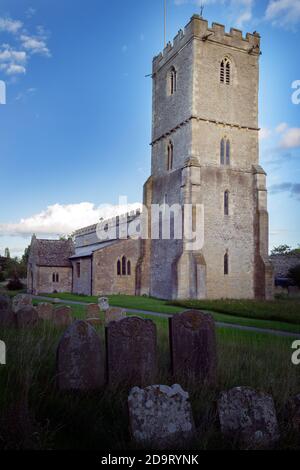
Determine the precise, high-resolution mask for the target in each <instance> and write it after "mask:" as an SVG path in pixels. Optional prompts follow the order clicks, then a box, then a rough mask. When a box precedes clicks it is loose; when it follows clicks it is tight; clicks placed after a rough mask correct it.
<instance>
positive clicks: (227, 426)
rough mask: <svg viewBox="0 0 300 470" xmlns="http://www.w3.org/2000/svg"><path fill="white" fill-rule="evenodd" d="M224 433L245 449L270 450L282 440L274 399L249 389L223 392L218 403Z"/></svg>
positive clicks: (239, 388) (237, 388)
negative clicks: (280, 438)
mask: <svg viewBox="0 0 300 470" xmlns="http://www.w3.org/2000/svg"><path fill="white" fill-rule="evenodd" d="M218 413H219V419H220V424H221V431H222V433H223V435H224V437H225V438H227V439H230V440H231V441H233V442H234V443H236V444H237V445H238V446H239V447H240V448H242V449H268V448H270V447H272V446H273V445H274V444H275V443H276V441H277V440H278V439H279V430H278V422H277V417H276V411H275V406H274V401H273V398H272V397H271V396H270V395H266V394H264V393H262V392H257V391H256V390H253V389H251V388H248V387H236V388H233V389H231V390H229V391H226V392H222V393H221V396H220V399H219V400H218Z"/></svg>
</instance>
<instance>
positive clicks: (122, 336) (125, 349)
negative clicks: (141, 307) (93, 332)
mask: <svg viewBox="0 0 300 470" xmlns="http://www.w3.org/2000/svg"><path fill="white" fill-rule="evenodd" d="M106 348H107V355H106V356H107V373H108V381H109V383H110V384H120V383H122V384H125V385H149V384H151V383H153V380H154V379H155V375H156V371H157V351H156V326H155V324H154V323H153V321H151V320H143V319H142V318H138V317H128V318H124V319H123V320H120V321H118V322H111V323H109V325H108V326H107V327H106Z"/></svg>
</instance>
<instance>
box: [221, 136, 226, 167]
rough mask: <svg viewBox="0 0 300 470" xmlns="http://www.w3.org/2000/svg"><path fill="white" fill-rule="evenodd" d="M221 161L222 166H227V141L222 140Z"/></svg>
mask: <svg viewBox="0 0 300 470" xmlns="http://www.w3.org/2000/svg"><path fill="white" fill-rule="evenodd" d="M220 161H221V165H225V139H222V140H221V148H220Z"/></svg>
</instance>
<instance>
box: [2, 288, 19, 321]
mask: <svg viewBox="0 0 300 470" xmlns="http://www.w3.org/2000/svg"><path fill="white" fill-rule="evenodd" d="M15 321H16V318H15V314H14V312H13V311H12V305H11V300H10V298H9V297H7V296H4V295H0V328H1V327H2V328H7V327H8V328H9V327H12V326H15Z"/></svg>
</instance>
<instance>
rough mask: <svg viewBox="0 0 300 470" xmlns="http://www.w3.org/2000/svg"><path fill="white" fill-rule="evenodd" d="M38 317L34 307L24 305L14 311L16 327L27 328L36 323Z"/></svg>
mask: <svg viewBox="0 0 300 470" xmlns="http://www.w3.org/2000/svg"><path fill="white" fill-rule="evenodd" d="M38 321H39V317H38V314H37V311H36V309H35V308H34V307H32V306H31V307H30V306H26V307H22V308H20V309H18V311H17V313H16V325H17V328H29V327H33V326H35V325H37V323H38Z"/></svg>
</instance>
